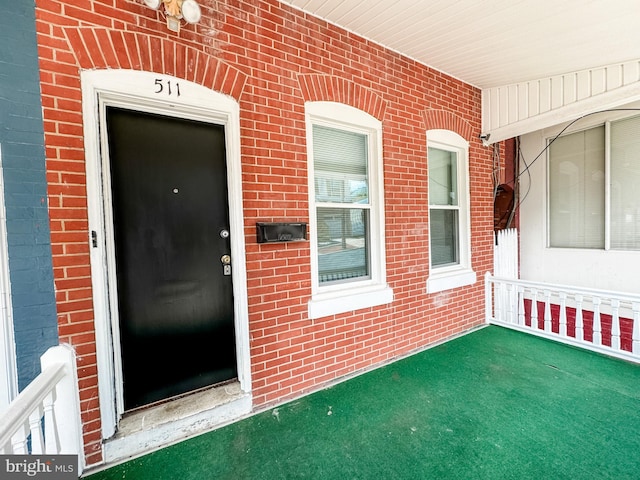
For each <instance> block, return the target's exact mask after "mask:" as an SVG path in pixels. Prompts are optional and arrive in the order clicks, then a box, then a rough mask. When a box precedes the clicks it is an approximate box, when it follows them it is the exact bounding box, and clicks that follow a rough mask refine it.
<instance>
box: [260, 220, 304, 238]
mask: <svg viewBox="0 0 640 480" xmlns="http://www.w3.org/2000/svg"><path fill="white" fill-rule="evenodd" d="M256 233H257V235H258V243H270V242H299V241H301V240H306V239H307V224H306V223H288V222H283V223H262V222H258V223H256Z"/></svg>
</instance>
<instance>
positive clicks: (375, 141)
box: [305, 102, 393, 319]
mask: <svg viewBox="0 0 640 480" xmlns="http://www.w3.org/2000/svg"><path fill="white" fill-rule="evenodd" d="M305 111H306V125H307V157H308V170H307V171H308V179H309V229H310V243H311V291H312V297H311V300H310V301H309V305H308V308H309V318H311V319H316V318H321V317H325V316H329V315H336V314H339V313H344V312H348V311H352V310H357V309H360V308H368V307H375V306H378V305H385V304H388V303H391V302H392V301H393V290H392V289H391V288H390V287H389V285H387V281H386V254H385V243H384V242H385V231H384V188H383V183H384V182H383V168H382V167H383V162H382V158H383V157H382V122H380V121H379V120H377V119H376V118H374V117H372V116H371V115H369V114H368V113H366V112H363V111H362V110H359V109H357V108H354V107H351V106H349V105H344V104H341V103H336V102H307V103H306V104H305ZM314 124H315V125H323V126H328V127H333V128H339V129H342V130H349V131H356V132H360V133H365V134H367V135H368V137H369V165H368V174H369V201H370V202H371V209H370V219H369V221H370V239H369V242H370V252H369V258H370V262H371V264H370V268H371V278H369V279H366V280H360V281H353V282H344V283H337V284H332V285H322V286H321V285H320V284H319V281H318V256H317V252H318V237H317V235H316V232H317V218H316V208H315V205H316V202H315V184H314V163H313V128H312V127H313V125H314Z"/></svg>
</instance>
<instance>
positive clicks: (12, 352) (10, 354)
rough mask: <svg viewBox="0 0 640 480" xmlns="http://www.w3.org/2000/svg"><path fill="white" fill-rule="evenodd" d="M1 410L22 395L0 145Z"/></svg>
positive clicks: (0, 411)
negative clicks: (14, 322) (14, 329)
mask: <svg viewBox="0 0 640 480" xmlns="http://www.w3.org/2000/svg"><path fill="white" fill-rule="evenodd" d="M0 365H3V367H2V368H0V413H2V412H3V411H4V410H5V409H6V408H7V407H8V406H9V404H10V403H11V401H12V400H13V399H14V398H15V397H16V396H17V395H18V365H17V359H16V341H15V335H14V331H13V308H12V305H11V281H10V277H9V245H8V241H7V212H6V208H5V201H4V163H3V162H2V145H0Z"/></svg>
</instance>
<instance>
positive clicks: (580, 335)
mask: <svg viewBox="0 0 640 480" xmlns="http://www.w3.org/2000/svg"><path fill="white" fill-rule="evenodd" d="M582 300H583V297H582V295H576V340H580V341H581V342H583V341H584V322H583V320H582Z"/></svg>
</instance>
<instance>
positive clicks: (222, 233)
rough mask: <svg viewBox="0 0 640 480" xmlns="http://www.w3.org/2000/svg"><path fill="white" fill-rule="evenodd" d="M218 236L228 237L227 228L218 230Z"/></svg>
mask: <svg viewBox="0 0 640 480" xmlns="http://www.w3.org/2000/svg"><path fill="white" fill-rule="evenodd" d="M220 238H229V230H220Z"/></svg>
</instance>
